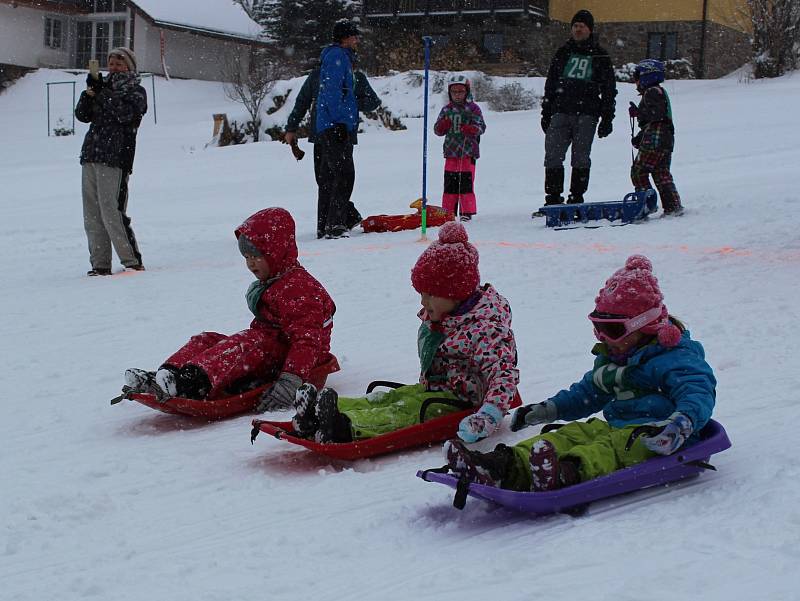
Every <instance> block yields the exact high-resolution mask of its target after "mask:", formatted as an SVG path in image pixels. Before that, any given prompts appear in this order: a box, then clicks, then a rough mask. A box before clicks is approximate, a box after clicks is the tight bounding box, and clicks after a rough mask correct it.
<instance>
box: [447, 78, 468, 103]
mask: <svg viewBox="0 0 800 601" xmlns="http://www.w3.org/2000/svg"><path fill="white" fill-rule="evenodd" d="M454 85H462V86H464V87H466V88H467V100H469V99H470V95H471V94H472V85H471V84H470V81H469V78H468V77H467V76H466V75H461V74H458V73H454V74H453V75H451V76H450V77H448V78H447V98H448V99H449V100H451V101H452V100H453V99H452V98H451V97H450V86H454Z"/></svg>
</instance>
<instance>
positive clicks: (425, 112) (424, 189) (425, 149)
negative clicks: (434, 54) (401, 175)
mask: <svg viewBox="0 0 800 601" xmlns="http://www.w3.org/2000/svg"><path fill="white" fill-rule="evenodd" d="M431 42H432V38H431V36H428V35H426V36H422V44H423V46H424V48H425V93H424V101H423V102H424V107H423V113H422V114H423V118H422V237H421V238H420V239H421V240H427V239H428V238H427V231H428V196H427V187H428V180H427V178H428V71H429V69H430V63H431Z"/></svg>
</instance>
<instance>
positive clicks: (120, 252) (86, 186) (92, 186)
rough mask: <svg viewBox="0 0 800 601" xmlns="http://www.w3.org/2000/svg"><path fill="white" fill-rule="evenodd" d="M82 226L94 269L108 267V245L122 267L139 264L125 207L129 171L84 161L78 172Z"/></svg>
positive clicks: (109, 263) (109, 255)
mask: <svg viewBox="0 0 800 601" xmlns="http://www.w3.org/2000/svg"><path fill="white" fill-rule="evenodd" d="M81 188H82V195H83V227H84V229H85V230H86V239H87V240H88V242H89V262H90V263H91V265H92V268H93V269H111V246H112V245H113V246H114V250H116V251H117V256H118V257H119V260H120V262H121V263H122V264H123V265H124V266H125V267H133V266H135V265H141V264H142V255H141V253H140V252H139V247H138V246H137V244H136V236H135V235H134V234H133V229H132V228H131V219H130V217H128V216H127V215H126V214H125V211H126V210H127V208H128V174H127V173H123V172H122V169H120V168H119V167H109V166H108V165H103V164H102V163H84V164H83V171H82V175H81Z"/></svg>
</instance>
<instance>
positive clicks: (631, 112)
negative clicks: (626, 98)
mask: <svg viewBox="0 0 800 601" xmlns="http://www.w3.org/2000/svg"><path fill="white" fill-rule="evenodd" d="M628 104H629V106H628V116H629V117H630V118H631V119H636V117H638V116H639V107H638V106H636V105H635V104H634V103H633V102H630V103H628Z"/></svg>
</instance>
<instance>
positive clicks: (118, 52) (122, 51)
mask: <svg viewBox="0 0 800 601" xmlns="http://www.w3.org/2000/svg"><path fill="white" fill-rule="evenodd" d="M112 56H116V57H117V58H119V59H122V60H123V61H125V64H126V65H128V71H132V72H134V73H135V72H137V71H138V70H139V69H137V68H136V55H135V54H134V53H133V50H131V49H130V48H126V47H125V46H118V47H116V48H112V49H111V50H110V51H109V52H108V58H111V57H112Z"/></svg>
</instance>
